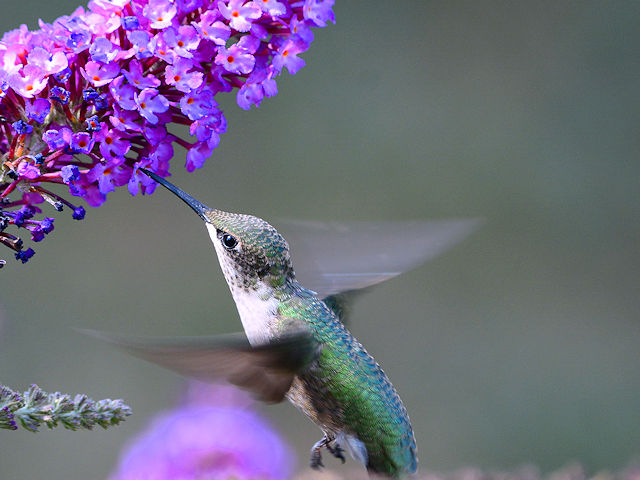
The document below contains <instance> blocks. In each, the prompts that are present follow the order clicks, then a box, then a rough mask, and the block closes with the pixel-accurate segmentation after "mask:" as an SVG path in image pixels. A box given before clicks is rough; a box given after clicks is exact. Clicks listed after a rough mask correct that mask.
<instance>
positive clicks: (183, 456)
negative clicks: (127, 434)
mask: <svg viewBox="0 0 640 480" xmlns="http://www.w3.org/2000/svg"><path fill="white" fill-rule="evenodd" d="M193 385H197V384H195V383H194V384H193ZM193 385H192V388H191V389H190V394H189V398H188V401H186V402H185V403H184V404H183V405H181V406H179V407H177V408H175V409H173V410H170V411H168V412H165V413H162V414H159V415H158V416H156V417H155V418H154V419H153V421H152V423H151V424H150V425H149V426H148V427H147V429H146V430H144V431H143V432H141V433H140V434H139V435H138V436H137V437H136V438H134V439H133V440H132V441H131V443H130V444H129V445H128V446H125V448H124V451H123V453H122V455H121V458H120V463H119V465H118V466H117V468H116V469H115V471H114V472H113V473H112V475H111V477H110V478H109V480H139V479H153V480H175V479H180V480H200V479H211V480H217V479H220V480H222V479H229V478H236V479H261V480H285V479H288V478H290V476H291V473H292V469H293V464H292V458H293V457H294V455H293V452H292V450H291V448H290V447H289V446H288V445H287V444H285V443H284V441H283V440H282V438H281V437H280V436H279V435H278V434H277V433H276V431H275V430H274V429H273V428H272V427H271V426H270V425H269V424H268V423H267V422H266V421H265V420H264V419H262V418H261V417H260V416H259V415H258V414H257V413H256V412H255V411H254V410H252V409H251V408H250V401H249V400H248V399H247V397H246V395H244V394H243V392H240V391H238V390H236V389H235V388H233V387H228V386H214V387H202V386H196V387H195V389H196V391H195V394H194V389H193ZM200 385H201V384H200ZM207 396H208V397H209V398H206V397H207Z"/></svg>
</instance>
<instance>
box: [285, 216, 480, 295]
mask: <svg viewBox="0 0 640 480" xmlns="http://www.w3.org/2000/svg"><path fill="white" fill-rule="evenodd" d="M281 223H282V225H280V231H281V232H282V233H283V235H284V237H285V238H286V239H287V240H288V242H289V246H290V250H291V260H292V263H293V268H294V270H295V272H296V277H297V278H298V281H299V282H300V284H301V285H303V286H304V287H306V288H308V289H309V290H313V291H314V292H316V293H317V294H318V297H319V298H324V297H327V296H330V295H335V294H339V293H341V292H347V291H350V290H359V289H361V288H365V287H370V286H372V285H375V284H377V283H380V282H383V281H385V280H388V279H390V278H392V277H395V276H397V275H400V274H401V273H404V272H406V271H408V270H411V269H412V268H415V267H417V266H419V265H421V264H422V263H424V262H426V261H427V260H429V259H430V258H432V257H435V256H436V255H438V254H440V253H441V252H443V251H445V250H446V249H448V248H450V247H452V246H453V245H455V244H456V243H458V242H459V241H461V240H462V239H464V238H465V237H466V236H467V235H469V234H470V233H471V232H472V231H473V230H475V229H476V228H477V227H478V226H479V225H480V223H481V220H480V219H447V220H430V221H410V222H352V223H338V222H329V223H323V222H306V221H295V220H287V221H284V222H281Z"/></svg>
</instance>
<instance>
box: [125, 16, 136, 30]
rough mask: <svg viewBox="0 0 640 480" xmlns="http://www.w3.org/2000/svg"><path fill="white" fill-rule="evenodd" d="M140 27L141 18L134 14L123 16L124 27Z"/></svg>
mask: <svg viewBox="0 0 640 480" xmlns="http://www.w3.org/2000/svg"><path fill="white" fill-rule="evenodd" d="M138 27H140V20H138V17H135V16H133V15H127V16H126V17H122V28H124V29H125V30H136V29H137V28H138Z"/></svg>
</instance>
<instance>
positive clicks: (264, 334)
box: [205, 222, 278, 346]
mask: <svg viewBox="0 0 640 480" xmlns="http://www.w3.org/2000/svg"><path fill="white" fill-rule="evenodd" d="M205 225H206V226H207V231H208V232H209V237H211V242H213V246H214V247H215V249H216V254H217V256H218V262H219V263H220V268H221V269H222V273H223V275H224V278H225V280H226V281H227V285H229V290H231V295H232V296H233V300H234V301H235V302H236V308H237V309H238V314H239V315H240V320H241V321H242V327H243V328H244V332H245V334H246V335H247V339H248V340H249V343H250V344H251V345H253V346H255V345H262V344H265V343H268V342H269V341H270V340H271V339H273V337H274V336H275V334H276V332H275V328H276V322H275V320H276V319H277V316H278V301H277V300H276V298H275V297H274V296H273V295H272V294H271V290H272V287H271V286H268V285H266V284H265V283H264V282H258V285H257V288H256V289H252V290H248V289H246V288H241V287H239V286H238V284H237V283H236V282H235V281H234V272H233V271H232V267H231V266H230V265H228V259H227V257H226V255H225V252H224V247H223V246H222V244H221V242H220V239H219V238H218V232H217V230H216V227H215V226H213V225H211V224H210V223H208V222H207V223H205Z"/></svg>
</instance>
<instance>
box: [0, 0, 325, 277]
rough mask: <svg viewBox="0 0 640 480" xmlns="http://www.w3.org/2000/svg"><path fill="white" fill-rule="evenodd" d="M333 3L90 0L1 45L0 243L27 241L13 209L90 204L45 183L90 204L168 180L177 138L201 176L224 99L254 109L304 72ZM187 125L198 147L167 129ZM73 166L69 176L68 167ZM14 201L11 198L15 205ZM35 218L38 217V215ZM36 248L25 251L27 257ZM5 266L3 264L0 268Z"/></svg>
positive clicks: (38, 235) (80, 213) (17, 246)
mask: <svg viewBox="0 0 640 480" xmlns="http://www.w3.org/2000/svg"><path fill="white" fill-rule="evenodd" d="M333 3H334V0H259V1H247V0H91V1H90V2H89V5H88V8H86V9H84V8H78V9H77V10H75V11H74V12H73V13H72V14H71V15H67V16H63V17H60V18H59V19H57V20H55V21H54V22H53V23H51V24H48V23H44V22H40V30H36V31H29V29H28V28H27V27H26V26H24V25H23V26H22V27H20V28H19V29H17V30H14V31H11V32H8V33H6V34H5V35H4V36H3V37H2V39H1V40H0V65H2V67H1V68H0V117H2V118H3V119H4V121H3V122H2V123H1V124H0V158H2V160H0V244H4V245H5V246H7V247H9V248H11V249H12V250H13V251H14V252H15V253H20V252H21V251H22V248H23V245H22V240H21V239H20V238H19V237H18V236H16V235H14V234H12V233H9V232H8V231H7V229H8V228H9V227H16V228H27V227H26V225H31V227H30V228H31V230H32V233H33V230H34V229H35V230H36V232H35V235H33V237H34V239H37V240H42V239H43V238H44V234H42V231H43V230H42V231H41V230H40V229H37V228H35V227H34V226H33V224H24V223H23V222H22V221H21V218H22V217H21V216H20V215H19V214H18V213H16V212H17V211H19V210H20V209H21V208H22V207H23V206H33V205H34V204H36V203H43V202H48V203H50V204H51V205H52V206H53V207H54V208H55V209H56V210H61V209H62V208H63V207H64V206H66V207H68V208H69V209H70V210H71V212H72V213H73V218H76V219H80V218H83V217H84V209H83V208H81V207H79V206H76V205H73V204H71V203H70V202H69V201H67V200H65V199H64V198H63V197H62V196H60V195H58V194H55V193H53V192H51V191H50V190H48V189H45V188H44V187H43V184H46V183H54V184H58V185H63V186H65V188H68V192H69V194H71V195H73V196H79V197H82V198H83V199H84V201H86V202H87V203H88V204H89V205H91V206H96V207H97V206H100V205H101V204H102V203H104V201H105V200H106V198H107V193H108V192H110V191H112V190H114V189H115V188H117V187H119V186H123V185H127V186H128V189H129V192H131V193H132V194H133V195H135V194H137V193H138V192H142V193H143V194H150V193H152V192H153V190H154V188H155V187H154V186H153V185H152V183H153V182H150V181H149V180H148V178H145V176H144V175H142V174H141V173H140V172H139V168H140V167H146V168H150V169H151V170H153V171H154V172H156V173H157V174H159V175H162V176H167V175H169V160H170V158H171V157H172V156H173V143H176V144H177V145H179V146H180V147H183V148H185V149H186V150H187V151H188V152H189V153H188V155H187V161H186V164H185V167H186V169H187V170H188V171H192V170H195V169H197V168H200V167H202V165H203V164H204V163H205V161H206V160H207V158H209V157H210V156H211V154H212V152H213V150H214V149H215V148H216V147H217V146H218V144H219V142H220V135H221V134H223V133H224V132H225V130H226V120H225V118H224V115H223V113H222V110H221V109H220V107H219V106H218V104H217V102H216V100H215V96H216V95H217V94H218V93H220V92H229V91H232V90H233V89H237V91H238V92H237V96H236V99H237V104H238V105H239V106H240V107H241V108H243V109H245V110H248V109H250V108H251V106H253V105H255V106H259V105H260V103H261V101H262V100H263V99H264V98H265V97H271V96H273V95H275V94H276V93H277V92H278V88H277V84H276V79H277V78H278V77H279V76H280V75H282V74H283V72H284V70H285V67H286V70H287V71H288V72H289V73H290V74H295V73H296V72H297V71H298V70H299V69H300V68H301V67H302V66H304V60H302V59H301V58H299V55H300V54H301V53H303V52H305V51H306V50H307V49H308V48H309V46H310V44H311V42H312V41H313V34H312V33H311V28H313V27H322V26H325V25H326V24H327V22H333V21H334V15H333ZM172 124H173V125H176V124H177V125H186V126H188V127H189V132H190V134H191V136H192V139H191V140H190V141H187V140H185V139H182V138H177V137H175V136H174V135H170V134H167V127H168V126H170V125H172ZM70 167H74V168H73V169H70ZM9 195H15V197H14V198H11V199H10V197H9ZM34 213H35V214H41V213H43V212H41V211H40V210H39V209H38V210H34ZM31 256H32V250H31V251H30V250H25V252H24V253H23V254H20V255H17V257H16V258H18V259H19V260H20V261H22V262H26V261H27V260H28V259H29V258H30V257H31ZM0 265H2V263H0Z"/></svg>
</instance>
